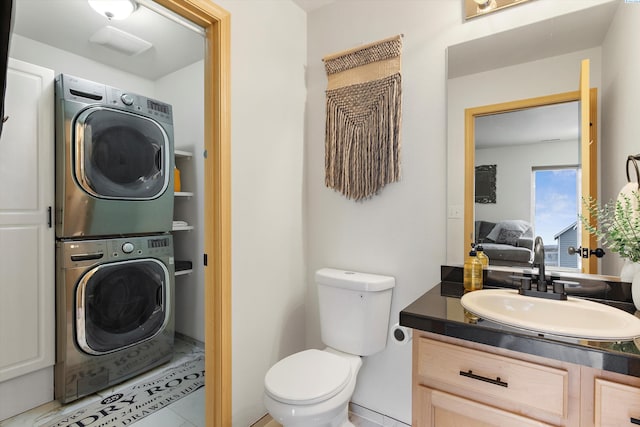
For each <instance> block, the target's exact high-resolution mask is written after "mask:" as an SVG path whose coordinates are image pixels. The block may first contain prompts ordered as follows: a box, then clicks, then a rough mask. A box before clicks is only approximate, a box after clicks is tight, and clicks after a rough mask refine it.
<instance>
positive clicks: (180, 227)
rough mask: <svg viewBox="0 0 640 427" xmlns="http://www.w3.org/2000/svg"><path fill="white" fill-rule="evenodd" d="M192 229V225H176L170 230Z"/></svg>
mask: <svg viewBox="0 0 640 427" xmlns="http://www.w3.org/2000/svg"><path fill="white" fill-rule="evenodd" d="M189 230H193V225H176V226H175V227H173V228H172V231H189Z"/></svg>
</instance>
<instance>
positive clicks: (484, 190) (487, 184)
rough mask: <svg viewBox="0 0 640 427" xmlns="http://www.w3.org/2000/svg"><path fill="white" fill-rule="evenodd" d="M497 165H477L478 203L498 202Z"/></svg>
mask: <svg viewBox="0 0 640 427" xmlns="http://www.w3.org/2000/svg"><path fill="white" fill-rule="evenodd" d="M496 168H497V165H482V166H476V192H475V194H476V203H496Z"/></svg>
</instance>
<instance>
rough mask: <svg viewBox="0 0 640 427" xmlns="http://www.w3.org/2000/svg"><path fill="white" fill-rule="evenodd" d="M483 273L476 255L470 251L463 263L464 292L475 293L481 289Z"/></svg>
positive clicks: (473, 251) (472, 250)
mask: <svg viewBox="0 0 640 427" xmlns="http://www.w3.org/2000/svg"><path fill="white" fill-rule="evenodd" d="M482 281H483V273H482V262H481V261H480V259H478V253H477V252H476V251H475V249H471V252H469V257H468V258H467V260H466V261H465V263H464V277H463V282H464V291H465V293H466V292H470V291H477V290H479V289H482Z"/></svg>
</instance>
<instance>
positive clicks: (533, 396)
mask: <svg viewBox="0 0 640 427" xmlns="http://www.w3.org/2000/svg"><path fill="white" fill-rule="evenodd" d="M418 345H419V351H418V354H419V356H418V361H417V364H416V369H417V374H418V378H419V381H420V382H425V383H426V385H429V386H430V387H433V386H435V387H436V388H441V389H444V390H449V391H451V392H454V393H456V394H458V395H461V396H464V397H468V398H470V399H478V398H480V400H482V401H489V402H492V403H493V404H496V405H500V406H502V405H505V404H507V403H512V404H515V405H516V406H517V407H523V408H532V409H534V410H536V411H542V412H545V413H548V414H551V415H553V416H558V417H560V418H565V417H566V416H567V408H568V400H569V373H568V372H567V371H565V370H562V369H556V368H551V367H548V366H543V365H538V364H535V363H530V362H524V361H521V360H517V359H511V358H506V357H503V356H498V355H494V354H489V353H484V352H481V351H478V350H473V349H469V348H463V347H459V346H455V345H451V344H447V343H443V342H440V341H434V340H431V339H428V338H424V337H420V338H419V342H418Z"/></svg>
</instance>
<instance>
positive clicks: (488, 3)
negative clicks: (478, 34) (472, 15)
mask: <svg viewBox="0 0 640 427" xmlns="http://www.w3.org/2000/svg"><path fill="white" fill-rule="evenodd" d="M473 1H474V2H475V3H476V4H477V5H478V13H483V12H488V11H490V10H492V9H495V8H496V0H473Z"/></svg>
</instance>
